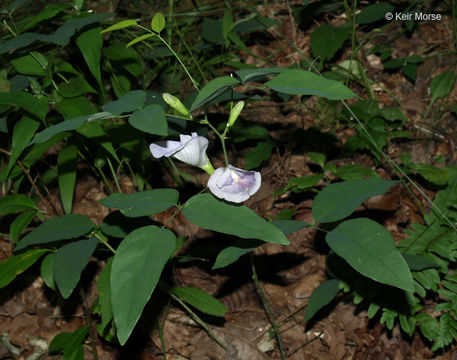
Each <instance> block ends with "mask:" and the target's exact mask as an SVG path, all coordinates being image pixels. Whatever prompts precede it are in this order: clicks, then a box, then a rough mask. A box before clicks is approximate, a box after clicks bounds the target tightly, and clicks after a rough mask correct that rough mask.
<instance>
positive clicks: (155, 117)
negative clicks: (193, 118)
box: [129, 104, 168, 136]
mask: <svg viewBox="0 0 457 360" xmlns="http://www.w3.org/2000/svg"><path fill="white" fill-rule="evenodd" d="M129 124H130V125H132V126H133V127H134V128H136V129H138V130H140V131H143V132H145V133H148V134H153V135H163V136H165V135H167V134H168V124H167V119H166V117H165V111H163V107H162V106H160V105H157V104H152V105H147V106H145V108H144V109H142V110H136V111H135V112H134V113H133V114H132V115H130V117H129Z"/></svg>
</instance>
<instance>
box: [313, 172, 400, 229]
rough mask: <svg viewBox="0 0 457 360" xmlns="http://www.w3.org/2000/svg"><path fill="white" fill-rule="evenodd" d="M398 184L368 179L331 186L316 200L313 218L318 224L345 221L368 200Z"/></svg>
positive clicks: (318, 195)
mask: <svg viewBox="0 0 457 360" xmlns="http://www.w3.org/2000/svg"><path fill="white" fill-rule="evenodd" d="M397 182H398V181H390V180H382V179H377V178H368V179H361V180H349V181H344V182H340V183H336V184H331V185H329V186H327V187H326V188H325V189H324V190H322V191H321V192H320V193H319V194H317V196H316V198H315V199H314V202H313V210H312V211H313V217H314V219H315V220H316V221H317V222H333V221H338V220H341V219H344V218H345V217H346V216H349V215H350V214H351V213H352V212H353V211H354V210H356V209H357V208H358V207H359V205H360V204H362V203H363V202H364V201H365V200H366V199H368V198H370V197H372V196H376V195H381V194H383V193H384V192H386V191H387V190H388V189H389V188H391V187H392V186H393V185H395V184H396V183H397Z"/></svg>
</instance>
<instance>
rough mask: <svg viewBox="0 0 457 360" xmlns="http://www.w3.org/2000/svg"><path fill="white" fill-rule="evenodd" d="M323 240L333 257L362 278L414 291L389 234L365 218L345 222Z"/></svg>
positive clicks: (410, 279) (407, 269)
mask: <svg viewBox="0 0 457 360" xmlns="http://www.w3.org/2000/svg"><path fill="white" fill-rule="evenodd" d="M325 239H326V241H327V244H328V246H330V248H331V249H332V250H333V251H334V252H335V253H336V254H337V255H339V256H341V257H342V258H343V259H344V260H346V261H347V262H348V264H349V265H351V266H352V267H353V268H354V269H355V270H357V271H358V272H360V273H361V274H362V275H364V276H366V277H369V278H370V279H373V280H375V281H378V282H380V283H382V284H386V285H390V286H395V287H397V288H400V289H403V290H406V291H414V284H413V278H412V276H411V272H410V271H409V268H408V264H407V263H406V261H405V259H404V258H403V257H402V256H401V254H400V252H399V251H398V250H397V248H396V246H395V242H394V240H393V237H392V235H391V234H390V233H389V232H388V231H387V230H386V229H385V228H384V227H383V226H382V225H380V224H378V223H377V222H375V221H373V220H370V219H366V218H359V219H353V220H347V221H345V222H343V223H341V224H340V225H338V226H337V227H336V228H335V229H333V230H332V231H331V232H329V233H328V234H327V236H326V238H325Z"/></svg>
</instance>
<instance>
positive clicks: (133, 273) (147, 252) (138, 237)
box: [111, 226, 176, 345]
mask: <svg viewBox="0 0 457 360" xmlns="http://www.w3.org/2000/svg"><path fill="white" fill-rule="evenodd" d="M175 248H176V237H175V235H174V234H173V233H172V232H171V231H170V230H168V229H163V228H162V229H161V228H159V227H157V226H145V227H142V228H140V229H136V230H134V231H132V232H131V233H130V234H129V235H127V237H126V238H125V239H124V240H123V241H122V242H121V244H120V245H119V247H118V249H117V251H116V254H115V255H114V260H113V266H112V269H111V305H112V309H113V315H114V321H115V323H116V328H117V337H118V339H119V342H120V343H121V345H124V344H125V343H126V341H127V339H128V338H129V336H130V334H131V333H132V330H133V328H134V327H135V325H136V323H137V322H138V319H139V318H140V316H141V313H142V311H143V308H144V306H145V305H146V303H147V302H148V300H149V298H150V297H151V294H152V292H153V290H154V288H155V287H156V285H157V282H158V280H159V278H160V275H161V274H162V270H163V268H164V266H165V264H166V263H167V261H168V259H169V258H170V256H171V255H172V254H173V252H174V251H175Z"/></svg>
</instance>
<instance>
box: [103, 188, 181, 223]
mask: <svg viewBox="0 0 457 360" xmlns="http://www.w3.org/2000/svg"><path fill="white" fill-rule="evenodd" d="M178 198H179V193H178V191H176V190H175V189H154V190H149V191H140V192H136V193H133V194H120V193H117V194H112V195H110V196H108V197H106V198H104V199H102V200H100V204H102V205H103V206H106V207H108V208H119V209H120V211H121V213H123V214H124V215H125V216H128V217H138V216H149V215H153V214H157V213H159V212H161V211H164V210H166V209H168V208H170V207H172V206H174V205H176V203H177V202H178Z"/></svg>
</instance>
